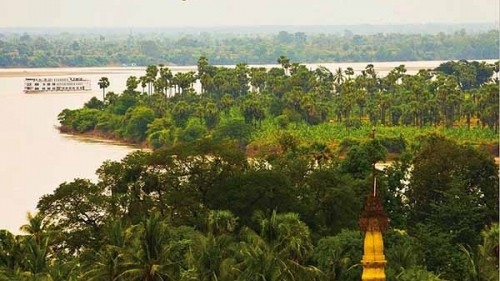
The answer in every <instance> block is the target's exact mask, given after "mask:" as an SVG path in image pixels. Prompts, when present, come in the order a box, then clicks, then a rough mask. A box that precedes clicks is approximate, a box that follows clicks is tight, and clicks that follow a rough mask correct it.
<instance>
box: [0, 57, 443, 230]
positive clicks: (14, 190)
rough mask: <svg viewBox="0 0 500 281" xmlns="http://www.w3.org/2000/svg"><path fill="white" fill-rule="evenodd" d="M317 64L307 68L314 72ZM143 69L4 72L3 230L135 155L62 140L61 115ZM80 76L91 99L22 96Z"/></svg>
mask: <svg viewBox="0 0 500 281" xmlns="http://www.w3.org/2000/svg"><path fill="white" fill-rule="evenodd" d="M440 63H441V62H439V61H427V62H390V63H388V62H384V63H373V64H374V65H375V69H376V70H377V71H378V72H379V73H380V74H381V75H384V74H386V73H387V72H388V71H389V70H390V69H392V68H394V67H395V66H398V65H400V64H405V65H406V67H407V69H408V73H415V72H416V71H417V70H418V69H420V68H434V67H436V66H437V65H439V64H440ZM317 65H318V64H308V65H307V66H308V67H311V68H314V67H316V66H317ZM321 65H324V66H326V67H328V68H330V69H331V70H332V71H333V70H334V69H336V68H338V67H342V68H343V69H345V68H347V67H348V66H352V67H353V68H354V70H355V71H357V72H358V73H359V71H360V70H362V69H364V67H365V66H366V65H367V63H341V64H337V63H325V64H321ZM171 69H172V71H173V72H174V73H175V72H178V71H188V70H196V67H171ZM143 74H144V68H140V67H136V68H126V67H113V68H53V69H50V68H45V69H0V104H1V108H2V109H1V110H0V128H1V137H0V141H1V145H0V155H1V158H0V229H7V230H9V231H11V232H14V233H19V227H20V226H21V225H22V224H25V223H26V214H27V212H28V211H31V212H33V211H35V208H36V204H37V202H38V199H39V198H40V197H41V196H42V195H44V194H48V193H51V192H52V191H53V190H54V189H55V188H57V187H58V186H59V184H61V183H63V182H65V181H71V180H73V179H74V178H77V177H78V178H89V179H92V180H96V175H95V171H96V170H97V168H98V167H99V166H100V165H101V163H102V162H103V161H105V160H120V159H121V158H123V157H124V156H125V155H127V154H128V153H129V152H131V151H133V150H135V148H133V147H130V146H124V145H118V144H116V143H109V142H100V141H90V140H88V139H82V138H78V137H74V136H69V135H64V134H60V133H59V132H58V130H57V129H56V126H57V125H58V122H57V114H58V113H59V112H61V111H62V110H63V109H65V108H71V109H74V108H79V107H81V106H82V105H83V103H85V102H86V101H88V100H89V99H90V98H91V97H92V96H97V97H99V98H100V97H101V96H102V92H101V90H100V89H99V87H98V86H97V81H98V80H99V78H100V77H102V76H106V77H108V78H109V80H110V86H109V88H108V89H107V91H115V92H117V93H118V92H121V90H123V88H124V87H125V81H126V79H127V78H128V77H129V76H131V75H135V76H141V75H143ZM68 75H76V76H79V77H83V78H87V79H91V80H92V87H93V90H92V91H91V92H87V93H67V94H23V92H22V89H23V81H24V78H25V77H31V76H68Z"/></svg>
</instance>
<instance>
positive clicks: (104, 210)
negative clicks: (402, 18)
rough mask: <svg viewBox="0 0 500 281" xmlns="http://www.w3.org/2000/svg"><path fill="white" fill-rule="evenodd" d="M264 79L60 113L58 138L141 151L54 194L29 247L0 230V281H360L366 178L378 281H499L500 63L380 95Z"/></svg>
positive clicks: (221, 71)
mask: <svg viewBox="0 0 500 281" xmlns="http://www.w3.org/2000/svg"><path fill="white" fill-rule="evenodd" d="M276 61H277V62H278V63H279V64H280V65H281V67H272V68H269V69H266V68H263V67H249V66H248V65H247V64H245V63H238V64H236V66H234V67H224V66H214V65H212V64H211V63H210V62H209V59H208V58H207V57H203V56H202V57H199V58H198V59H197V71H196V72H194V71H191V72H179V73H175V74H174V73H172V71H171V70H170V69H169V68H168V67H167V66H165V65H163V64H160V65H149V66H148V67H147V68H146V71H145V73H144V75H143V76H141V77H135V76H131V77H129V78H128V79H127V82H126V85H125V87H126V89H125V90H124V91H123V92H122V93H114V92H106V88H107V87H109V80H108V79H107V78H106V77H102V78H101V79H100V80H99V82H98V85H99V87H100V88H101V89H102V90H103V99H102V100H101V99H98V98H96V97H94V98H92V99H91V100H89V101H88V102H87V103H86V104H85V105H84V107H83V108H80V109H74V110H70V109H65V110H63V111H62V112H61V113H60V114H59V120H60V123H61V130H63V131H68V132H71V133H86V132H92V133H97V134H99V135H104V136H106V137H116V138H120V139H122V140H127V141H130V142H135V143H147V144H148V145H149V146H151V147H152V148H153V150H152V151H137V152H134V153H131V154H129V155H128V156H127V157H125V158H124V159H122V160H121V161H107V162H105V163H103V164H102V165H101V167H99V169H98V170H97V172H96V173H97V176H98V180H97V181H96V182H92V181H90V180H86V179H74V180H72V181H70V182H65V183H62V184H61V185H60V186H59V187H58V188H57V189H56V190H55V191H54V192H53V193H51V194H47V195H44V196H43V197H42V198H40V200H39V202H38V205H37V209H38V213H36V214H29V215H28V222H27V224H26V225H23V226H22V227H21V230H22V231H23V233H24V234H21V235H14V234H12V233H10V232H8V231H5V230H0V280H54V281H55V280H57V281H59V280H61V281H63V280H64V281H67V280H123V281H125V280H141V281H142V280H144V281H147V280H181V281H188V280H189V281H195V280H202V281H216V280H217V281H223V280H228V281H229V280H231V281H233V280H241V281H243V280H245V281H255V280H262V281H264V280H266V281H267V280H269V281H283V280H325V281H326V280H328V281H355V280H356V281H357V280H360V276H361V271H362V267H361V265H360V260H361V256H362V253H363V252H362V249H363V248H362V247H363V235H362V233H360V231H359V230H358V218H359V215H360V213H361V209H362V206H363V202H364V201H365V200H366V196H367V193H368V192H369V190H371V188H372V186H371V182H372V179H373V178H372V177H373V176H375V177H377V183H378V184H377V186H378V190H379V194H380V195H379V196H380V197H381V200H382V202H383V204H384V208H385V210H386V212H387V213H388V215H389V218H390V228H389V230H388V231H387V232H386V233H385V235H384V244H385V255H386V257H387V261H388V263H387V267H386V272H387V278H388V279H387V280H395V281H410V280H411V281H429V280H430V281H462V280H467V281H477V280H487V281H497V280H498V262H499V260H498V231H499V230H498V211H499V197H498V196H499V189H498V180H499V178H498V166H497V165H496V164H495V161H494V159H493V157H492V155H491V154H490V153H487V151H485V150H484V147H485V146H484V145H485V144H486V145H491V144H493V146H494V147H498V119H499V113H498V112H499V108H498V103H499V101H498V92H499V88H498V87H499V81H498V72H499V69H498V62H496V63H493V64H489V63H485V62H477V61H465V60H461V61H450V62H446V63H443V64H441V65H440V66H439V67H437V68H436V69H434V70H421V71H419V72H418V74H415V75H409V74H407V73H406V68H405V67H404V65H400V66H398V67H396V68H394V69H393V70H392V71H390V72H389V74H388V75H386V76H384V77H379V76H378V74H377V73H376V71H375V68H374V66H373V65H371V64H369V65H367V66H366V68H365V69H364V70H363V71H362V72H361V74H360V75H358V76H355V75H354V72H353V70H352V68H347V69H345V70H343V69H337V70H335V71H334V72H330V71H329V70H328V69H326V68H324V67H321V66H320V67H318V68H316V69H308V68H307V67H305V66H304V65H302V64H300V63H296V62H294V61H293V60H291V59H290V58H288V57H286V56H279V57H278V58H277V60H276ZM197 81H199V83H200V84H201V91H200V92H196V91H195V90H194V89H193V84H194V83H196V82H197ZM373 128H376V129H375V130H373ZM450 138H453V139H454V140H451V139H450ZM488 152H490V151H488ZM248 156H251V157H248ZM389 156H391V161H392V164H391V165H390V166H388V167H387V168H386V169H380V170H375V171H374V170H373V169H372V167H373V165H374V164H375V163H377V162H383V161H386V160H387V159H388V157H389Z"/></svg>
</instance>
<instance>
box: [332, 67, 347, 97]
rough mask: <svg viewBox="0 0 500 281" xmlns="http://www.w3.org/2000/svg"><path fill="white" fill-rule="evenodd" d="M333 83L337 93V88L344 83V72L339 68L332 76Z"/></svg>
mask: <svg viewBox="0 0 500 281" xmlns="http://www.w3.org/2000/svg"><path fill="white" fill-rule="evenodd" d="M333 81H334V82H335V86H336V89H337V92H338V88H339V86H340V85H341V84H342V83H344V81H345V76H344V71H343V70H342V68H340V67H339V68H337V69H336V70H335V73H334V74H333Z"/></svg>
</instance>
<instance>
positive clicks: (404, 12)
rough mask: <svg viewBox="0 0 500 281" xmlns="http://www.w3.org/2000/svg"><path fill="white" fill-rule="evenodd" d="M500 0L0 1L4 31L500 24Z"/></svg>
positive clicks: (1, 25) (0, 20) (0, 18)
mask: <svg viewBox="0 0 500 281" xmlns="http://www.w3.org/2000/svg"><path fill="white" fill-rule="evenodd" d="M499 2H500V1H499V0H187V1H185V2H184V1H181V0H0V11H2V15H1V16H0V27H181V26H247V25H346V24H347V25H350V24H404V23H485V22H488V23H491V22H495V23H498V21H499V10H500V7H499V5H500V4H499Z"/></svg>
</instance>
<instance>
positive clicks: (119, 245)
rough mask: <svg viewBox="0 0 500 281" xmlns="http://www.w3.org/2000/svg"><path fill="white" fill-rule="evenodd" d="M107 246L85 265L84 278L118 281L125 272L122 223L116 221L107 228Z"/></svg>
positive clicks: (91, 280)
mask: <svg viewBox="0 0 500 281" xmlns="http://www.w3.org/2000/svg"><path fill="white" fill-rule="evenodd" d="M104 237H106V244H105V245H104V246H103V247H102V248H101V249H100V250H99V251H97V252H95V254H94V255H93V258H92V260H91V261H87V262H85V261H84V263H86V264H85V268H86V272H85V274H84V276H83V277H84V278H85V279H86V280H89V281H93V280H117V279H118V277H119V275H120V274H121V273H122V271H123V270H124V268H123V266H122V265H123V263H124V253H125V230H124V229H123V227H122V224H121V221H119V220H118V221H115V222H113V223H111V224H110V225H109V226H107V227H106V228H105V236H104Z"/></svg>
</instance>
